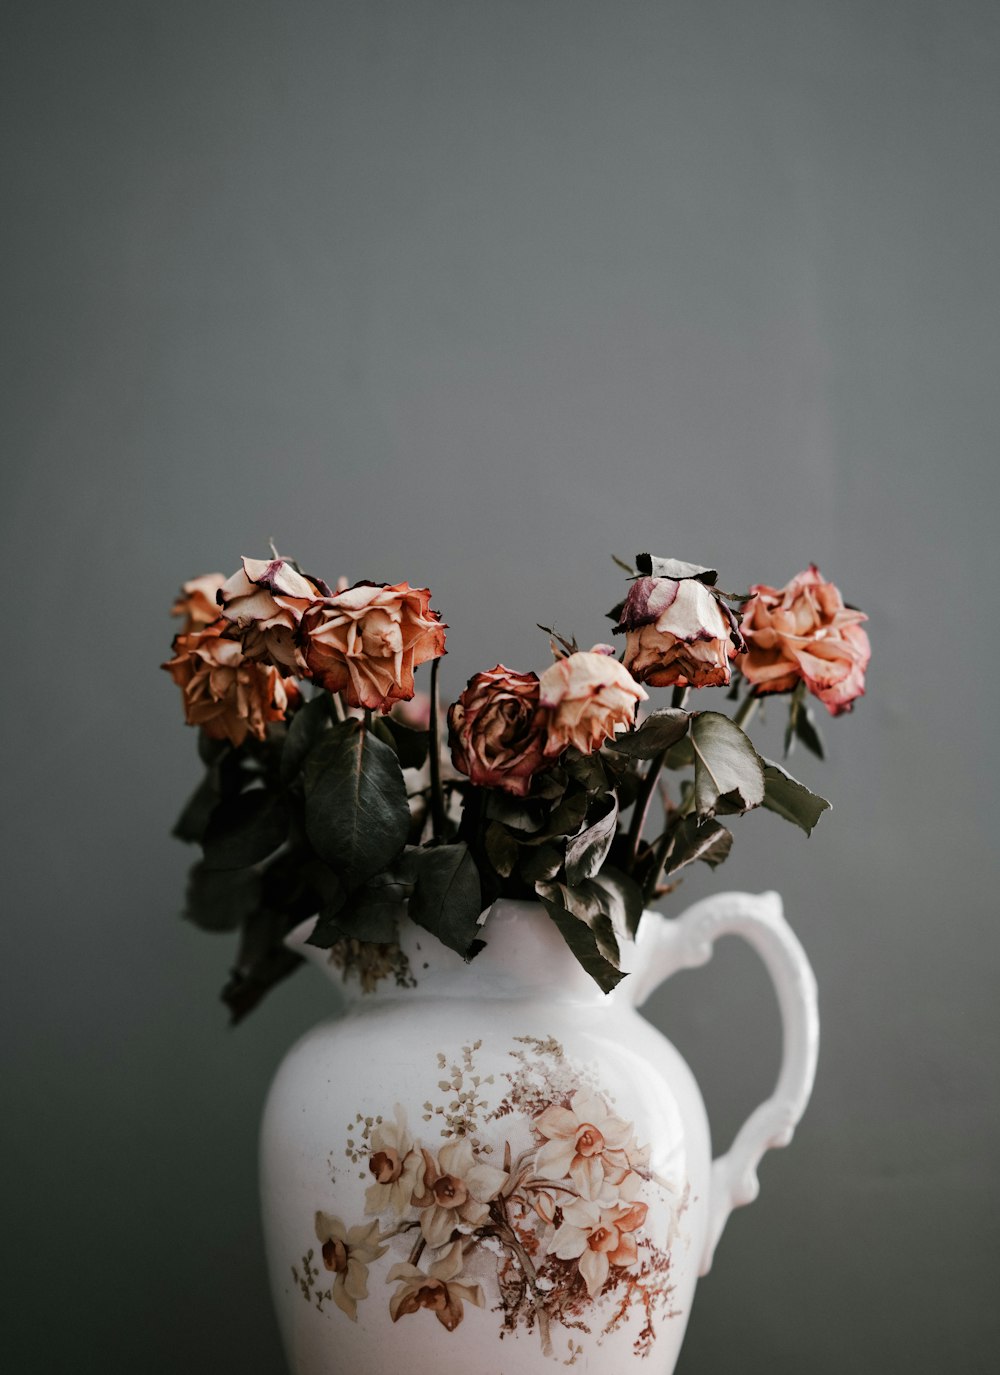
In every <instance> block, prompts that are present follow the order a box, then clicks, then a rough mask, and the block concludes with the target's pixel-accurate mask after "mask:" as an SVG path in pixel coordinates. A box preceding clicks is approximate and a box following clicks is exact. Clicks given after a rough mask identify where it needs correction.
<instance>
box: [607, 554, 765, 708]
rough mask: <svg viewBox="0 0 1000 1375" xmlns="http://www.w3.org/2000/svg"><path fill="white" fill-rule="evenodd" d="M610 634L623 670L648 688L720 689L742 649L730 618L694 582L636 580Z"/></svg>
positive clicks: (657, 579)
mask: <svg viewBox="0 0 1000 1375" xmlns="http://www.w3.org/2000/svg"><path fill="white" fill-rule="evenodd" d="M616 630H617V631H622V630H624V631H625V632H626V636H625V666H626V668H628V669H629V670H630V671H631V672H632V674H633V675H634V676H635V677H636V678H637V679H638V680H639V681H640V682H641V683H649V684H650V685H651V686H652V687H724V686H725V685H726V684H727V683H728V682H729V678H730V668H729V661H730V659H731V658H732V657H733V656H734V655H735V654H736V652H737V650H738V649H741V648H742V647H743V641H742V639H741V638H740V635H739V631H738V629H737V622H736V618H735V616H734V615H733V613H732V612H730V611H729V609H728V607H724V606H723V605H722V603H721V602H720V601H719V599H718V598H717V597H716V596H715V595H714V594H713V593H712V592H711V591H710V590H709V588H707V587H706V586H705V584H704V583H703V582H700V581H699V580H698V579H697V578H679V579H674V578H637V579H636V580H635V582H634V583H633V584H632V587H631V589H630V591H629V594H628V597H627V598H626V599H625V605H624V607H623V608H622V615H621V621H620V623H619V624H618V626H617V627H616Z"/></svg>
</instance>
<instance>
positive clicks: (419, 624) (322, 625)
mask: <svg viewBox="0 0 1000 1375" xmlns="http://www.w3.org/2000/svg"><path fill="white" fill-rule="evenodd" d="M430 600H431V594H430V592H429V591H428V590H427V588H426V587H411V586H410V585H409V583H405V582H401V583H398V584H396V585H395V586H392V587H390V586H386V585H385V584H383V583H370V582H359V583H356V584H355V585H354V586H353V587H349V588H347V589H346V591H343V592H338V593H337V594H336V595H335V596H332V597H325V598H324V599H323V600H322V601H321V602H317V603H315V604H314V605H313V606H311V607H310V609H309V610H308V611H307V612H306V614H305V615H304V616H303V618H302V637H303V641H304V653H305V658H306V663H307V665H308V669H309V674H310V676H311V677H312V678H314V679H315V680H316V681H317V682H319V683H321V684H322V686H323V687H325V688H326V689H327V691H328V692H342V693H343V694H344V696H345V698H346V699H347V702H348V704H349V705H350V706H352V707H368V708H370V709H371V710H375V709H378V710H379V711H382V712H388V711H390V710H391V708H392V705H393V703H394V702H406V701H409V699H410V698H411V697H412V696H413V695H414V688H413V670H414V669H415V668H416V667H417V665H418V664H422V663H426V661H427V660H428V659H437V658H439V657H440V656H441V655H442V654H443V653H444V652H445V651H444V639H445V636H444V632H445V626H444V625H442V623H441V619H440V617H439V616H438V613H437V612H436V611H431V610H429V607H430Z"/></svg>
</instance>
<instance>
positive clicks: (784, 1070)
mask: <svg viewBox="0 0 1000 1375" xmlns="http://www.w3.org/2000/svg"><path fill="white" fill-rule="evenodd" d="M649 916H659V914H657V913H646V914H645V915H644V917H643V921H642V925H641V926H640V928H639V940H638V942H637V944H638V946H639V954H640V955H643V954H644V959H641V960H640V969H639V971H637V973H636V974H634V975H633V979H635V980H636V985H637V986H635V987H634V988H633V990H632V992H633V994H634V1000H635V1004H636V1006H638V1005H639V1004H640V1003H642V1002H643V1001H645V999H646V998H647V997H648V996H649V994H650V993H652V991H653V989H654V988H656V987H657V986H658V985H659V984H661V983H662V982H663V980H664V979H667V978H669V977H670V975H671V974H673V973H675V972H676V971H677V970H679V969H687V968H692V967H694V966H696V965H701V964H705V962H706V961H707V960H708V959H709V958H710V957H711V955H712V951H713V947H714V945H715V942H716V941H717V940H718V939H719V937H720V936H728V935H734V936H742V937H743V938H744V939H745V940H747V941H749V942H750V944H751V945H752V946H753V948H754V949H755V950H756V951H757V953H758V955H760V957H761V959H762V960H763V961H764V964H765V966H766V968H767V972H768V973H769V974H770V976H771V981H772V982H773V984H774V990H775V993H776V994H777V997H778V1006H779V1008H780V1009H781V1030H782V1051H781V1070H780V1072H779V1074H778V1082H777V1084H776V1085H775V1089H774V1092H773V1093H772V1094H771V1096H770V1098H768V1099H767V1100H766V1101H765V1102H763V1103H762V1104H761V1105H760V1107H759V1108H756V1109H755V1110H754V1111H753V1112H752V1113H751V1114H750V1116H749V1117H748V1118H747V1120H746V1121H745V1122H744V1124H743V1126H742V1127H741V1128H740V1130H739V1131H738V1132H737V1134H736V1138H735V1140H734V1141H733V1144H732V1145H731V1146H730V1148H729V1150H728V1151H726V1153H725V1155H720V1156H718V1157H717V1159H715V1160H714V1161H713V1162H712V1179H711V1187H710V1191H709V1200H708V1231H707V1234H706V1240H705V1249H704V1252H703V1253H702V1257H701V1268H700V1270H699V1273H700V1274H702V1275H704V1274H706V1273H707V1272H708V1270H709V1268H710V1267H711V1264H712V1257H713V1255H714V1254H715V1248H716V1245H717V1244H718V1241H719V1237H720V1236H721V1235H722V1229H723V1228H724V1227H725V1225H726V1221H727V1219H728V1218H729V1215H730V1213H731V1212H732V1211H733V1209H734V1208H739V1207H742V1206H743V1205H744V1204H746V1203H752V1202H753V1200H754V1199H755V1198H756V1197H757V1194H758V1192H759V1190H760V1185H759V1182H758V1180H757V1166H758V1164H759V1163H760V1159H761V1157H762V1156H763V1154H764V1152H765V1151H766V1150H770V1149H771V1148H773V1147H775V1146H787V1145H788V1143H789V1141H791V1139H792V1135H793V1133H794V1130H795V1127H796V1125H797V1124H798V1122H799V1119H800V1118H801V1116H802V1114H803V1113H804V1112H805V1109H806V1104H807V1103H808V1102H809V1095H810V1094H811V1092H812V1086H813V1079H814V1077H815V1074H816V1054H817V1050H818V1048H819V1014H818V1011H817V1006H816V979H815V976H814V975H813V972H812V967H811V966H810V964H809V961H808V959H807V958H806V953H805V951H804V950H803V949H802V946H801V945H800V944H799V940H798V938H797V936H796V935H795V934H794V932H793V931H792V929H791V927H790V926H789V925H788V923H787V922H786V921H785V918H784V915H783V911H782V905H781V898H780V896H779V895H778V894H777V893H760V894H759V895H754V894H752V893H718V894H716V895H715V896H713V897H708V898H704V899H703V900H702V901H701V902H696V903H695V904H694V906H693V907H689V908H688V910H687V911H686V912H684V913H683V914H682V915H681V916H680V917H677V918H675V919H668V918H666V917H662V916H660V917H659V920H658V921H656V922H647V918H648V917H649ZM644 928H645V929H644ZM643 946H645V947H646V949H645V951H644V952H643V950H642V947H643ZM626 982H627V983H631V982H632V980H627V981H626Z"/></svg>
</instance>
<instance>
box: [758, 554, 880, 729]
mask: <svg viewBox="0 0 1000 1375" xmlns="http://www.w3.org/2000/svg"><path fill="white" fill-rule="evenodd" d="M750 590H751V592H754V593H755V594H756V596H755V597H754V600H753V601H752V602H750V603H749V605H748V607H747V610H746V612H745V613H744V617H743V631H744V634H745V635H746V640H747V651H746V653H745V654H743V655H742V656H741V657H740V660H739V667H740V671H741V672H742V674H743V676H744V677H745V678H746V679H747V681H748V682H750V683H752V684H753V685H754V687H755V688H756V689H757V692H758V693H769V692H790V691H791V690H792V689H793V688H794V687H795V686H796V685H797V684H798V683H799V682H804V683H805V685H806V687H807V688H808V689H809V691H810V692H811V693H812V694H813V695H814V696H815V697H818V698H819V700H820V701H821V702H822V703H823V705H824V706H825V707H826V708H827V709H828V711H829V712H830V713H831V715H833V716H839V715H841V713H842V712H845V711H850V709H851V704H852V702H854V700H855V698H857V697H861V696H862V695H863V694H864V690H865V669H866V668H867V667H868V660H869V659H870V658H871V645H870V644H869V642H868V636H867V634H866V632H865V631H864V630H862V628H861V622H862V621H866V620H867V619H868V617H867V616H866V615H865V614H864V613H863V612H862V611H856V610H855V609H854V608H853V607H849V606H845V605H844V599H843V597H842V596H841V595H840V590H839V589H838V588H837V587H835V586H834V584H833V583H832V582H824V581H823V578H822V576H821V575H820V571H819V569H818V568H817V567H816V565H815V564H810V565H809V567H808V568H807V569H805V571H804V572H802V573H797V574H796V576H795V577H794V578H793V579H792V580H791V582H790V583H788V585H787V586H786V587H782V588H775V587H766V586H764V585H763V584H758V585H757V586H755V587H752V588H751V589H750Z"/></svg>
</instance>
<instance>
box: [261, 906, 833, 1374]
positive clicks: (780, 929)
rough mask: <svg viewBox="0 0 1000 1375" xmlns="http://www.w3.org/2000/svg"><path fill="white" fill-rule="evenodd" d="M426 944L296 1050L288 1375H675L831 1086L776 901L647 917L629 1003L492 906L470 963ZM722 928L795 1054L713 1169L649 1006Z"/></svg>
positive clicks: (270, 1234)
mask: <svg viewBox="0 0 1000 1375" xmlns="http://www.w3.org/2000/svg"><path fill="white" fill-rule="evenodd" d="M406 929H407V934H406V936H405V937H404V940H403V951H402V953H403V957H404V959H403V962H401V963H400V964H398V965H397V967H396V968H395V970H394V972H393V973H392V974H390V976H389V977H388V978H386V979H383V980H382V981H381V982H380V983H379V985H378V986H377V988H376V989H375V991H374V992H371V993H369V994H365V995H360V996H358V997H356V998H355V1000H354V1001H353V1003H352V1004H351V1006H350V1007H349V1008H348V1011H347V1013H346V1015H345V1016H344V1017H343V1018H341V1019H340V1020H339V1021H337V1022H328V1023H324V1024H322V1025H321V1026H319V1027H317V1028H316V1029H315V1030H314V1031H312V1032H311V1033H310V1034H309V1035H307V1036H306V1037H305V1038H304V1039H303V1040H302V1041H300V1042H299V1044H298V1045H297V1046H296V1047H295V1048H294V1049H293V1050H292V1051H291V1053H290V1054H289V1055H288V1057H287V1058H286V1060H285V1062H284V1063H283V1065H282V1067H281V1069H280V1070H279V1072H278V1075H277V1077H276V1079H275V1082H274V1085H273V1087H272V1090H271V1094H270V1096H269V1099H268V1103H267V1107H266V1110H265V1116H264V1124H263V1130H262V1143H261V1170H262V1195H263V1211H264V1225H265V1235H266V1238H267V1246H268V1257H269V1265H270V1273H271V1285H272V1292H273V1294H274V1298H275V1303H276V1307H277V1311H278V1316H279V1322H280V1324H281V1329H282V1333H283V1337H284V1342H285V1347H286V1351H287V1354H288V1359H289V1364H290V1368H291V1370H292V1372H293V1373H294V1375H385V1372H395V1371H400V1372H402V1371H406V1372H409V1373H410V1375H444V1373H446V1372H452V1371H455V1372H458V1371H462V1372H465V1371H468V1370H470V1369H472V1370H475V1371H477V1372H483V1375H513V1372H515V1371H516V1372H518V1373H519V1375H520V1373H521V1372H524V1373H525V1375H533V1373H534V1372H543V1371H547V1372H552V1371H554V1370H555V1369H557V1368H558V1367H559V1366H569V1367H574V1368H576V1369H578V1370H581V1371H589V1372H600V1373H601V1375H621V1373H622V1372H624V1371H628V1370H631V1369H634V1370H636V1371H637V1372H640V1371H642V1372H650V1373H651V1375H669V1372H670V1371H672V1370H673V1368H674V1364H675V1362H676V1359H677V1355H678V1352H679V1349H680V1344H681V1340H682V1337H683V1334H684V1328H685V1325H686V1322H687V1316H688V1312H689V1310H690V1305H691V1299H692V1293H693V1289H694V1285H695V1281H696V1279H697V1276H698V1274H699V1273H700V1272H704V1270H705V1269H706V1268H707V1266H708V1264H709V1262H710V1259H711V1252H712V1249H713V1247H714V1244H715V1241H716V1240H717V1238H718V1234H719V1232H720V1231H721V1229H722V1226H723V1225H724V1222H725V1218H726V1216H728V1213H729V1212H730V1210H731V1208H732V1207H733V1206H735V1205H736V1204H737V1203H740V1202H747V1201H749V1199H750V1198H751V1197H753V1196H754V1194H755V1192H756V1175H755V1166H756V1163H757V1160H758V1159H759V1157H760V1155H761V1154H762V1152H763V1150H764V1149H766V1147H767V1146H768V1145H778V1144H785V1143H786V1142H787V1140H788V1139H790V1136H791V1131H792V1128H793V1126H794V1123H795V1121H797V1120H798V1117H799V1116H800V1115H801V1112H802V1110H803V1108H804V1106H805V1102H806V1099H807V1097H808V1093H809V1089H810V1087H811V1082H812V1074H813V1069H814V1065H815V1052H816V1039H817V1033H816V1015H815V989H814V985H813V982H812V978H811V974H810V972H809V968H808V964H807V963H806V961H805V957H804V955H803V954H802V952H801V948H800V947H799V946H798V943H797V941H796V940H795V938H794V936H792V934H791V932H790V930H789V928H788V927H787V926H786V925H785V923H784V920H783V918H782V917H781V912H780V902H779V901H778V899H777V898H776V896H775V895H773V894H766V895H764V896H763V897H760V898H751V897H749V896H747V895H742V894H726V895H722V896H721V897H719V898H716V899H712V900H709V901H708V902H706V903H700V904H698V905H697V906H696V907H694V908H692V909H690V911H689V912H688V913H686V914H685V915H684V917H682V918H679V919H677V920H675V921H669V922H668V921H666V920H665V919H664V918H662V917H659V916H658V915H656V914H654V913H647V914H646V915H645V916H644V917H643V923H642V927H641V928H640V933H639V940H638V942H637V943H636V946H635V947H634V949H633V950H632V952H631V955H632V964H633V973H632V975H631V977H630V978H628V979H626V980H625V981H624V982H623V983H622V984H621V985H620V986H619V988H618V989H616V990H615V993H614V994H612V995H611V996H610V997H605V996H604V995H602V994H601V993H600V991H599V990H598V989H597V988H596V986H595V985H594V984H593V983H592V982H591V980H590V979H589V977H588V976H587V975H586V974H585V973H584V972H583V970H581V969H580V968H579V966H578V965H577V964H576V962H575V961H574V960H573V958H572V956H571V955H570V954H569V951H568V950H567V949H566V947H565V946H564V944H563V942H562V938H561V937H560V936H559V933H558V931H556V929H555V927H554V926H553V925H552V924H551V923H550V922H549V921H548V920H547V918H546V917H545V914H544V912H543V911H542V909H541V908H540V907H537V906H536V905H534V904H528V903H512V902H500V903H498V904H496V905H495V907H494V908H493V909H492V910H491V912H490V915H489V917H488V920H487V923H486V927H485V929H484V936H485V937H487V939H488V944H487V947H486V949H485V950H484V951H483V952H482V953H481V954H480V955H479V956H478V957H477V958H476V960H475V961H474V962H473V963H472V964H471V965H468V966H466V965H465V964H464V963H463V962H462V961H461V960H460V959H459V958H458V957H457V956H455V955H453V954H451V952H449V951H447V950H445V949H443V948H442V947H440V946H438V945H437V943H436V942H434V941H433V940H432V939H431V938H429V937H427V936H426V934H425V933H422V932H420V931H419V929H418V928H416V927H414V926H412V924H406ZM727 931H737V932H739V933H740V934H743V935H745V936H747V938H748V939H750V940H751V941H752V942H753V943H754V944H755V945H756V946H757V948H758V949H759V950H760V952H761V954H762V956H763V957H764V959H765V962H766V963H767V965H768V968H769V970H770V971H771V973H772V976H773V977H774V978H775V984H776V989H777V992H778V996H779V1002H780V1004H781V1008H782V1016H783V1025H784V1030H785V1050H784V1055H783V1065H782V1073H781V1076H780V1078H779V1082H778V1087H777V1089H776V1091H775V1094H774V1095H773V1097H772V1098H771V1099H770V1100H769V1101H768V1103H767V1104H765V1105H764V1106H763V1107H762V1108H761V1109H758V1110H757V1112H756V1113H755V1114H754V1115H753V1116H752V1117H751V1119H750V1121H749V1122H748V1123H747V1124H746V1126H745V1127H744V1128H743V1130H742V1131H741V1133H740V1135H739V1136H738V1138H737V1141H736V1143H735V1144H734V1146H733V1149H732V1150H731V1151H730V1152H729V1153H728V1155H726V1156H723V1157H722V1158H721V1159H720V1160H717V1161H716V1162H714V1164H713V1162H712V1160H711V1150H710V1143H709V1133H708V1125H707V1121H706V1117H705V1111H704V1107H703V1105H702V1101H701V1097H700V1094H699V1092H698V1089H697V1086H696V1084H695V1083H694V1080H693V1078H692V1076H691V1074H690V1071H689V1070H688V1069H687V1066H686V1065H685V1064H684V1062H683V1060H682V1059H681V1057H680V1056H679V1055H678V1053H677V1052H676V1051H675V1050H674V1048H673V1047H672V1046H671V1045H670V1044H669V1042H668V1041H666V1039H665V1038H664V1037H663V1036H661V1035H660V1034H659V1033H658V1032H657V1031H655V1030H654V1029H653V1028H652V1027H651V1026H650V1025H649V1024H648V1023H647V1022H645V1021H644V1020H643V1019H642V1018H641V1017H640V1016H639V1015H638V1013H637V1012H636V1010H635V1004H636V1003H637V1002H639V1001H642V1000H643V999H644V998H645V997H646V996H648V994H649V992H651V991H652V989H653V988H654V987H655V986H656V985H657V984H658V983H659V982H662V980H663V979H664V978H666V977H667V976H668V975H669V974H670V973H672V972H673V971H674V970H675V969H677V968H680V967H682V966H684V965H688V964H696V963H700V962H701V961H703V960H704V959H705V958H707V957H708V955H709V954H710V952H711V947H712V942H713V940H714V939H715V938H716V937H717V936H718V935H720V934H723V933H724V932H727ZM305 950H306V953H308V954H309V955H310V958H312V959H314V960H315V961H316V962H317V963H322V964H323V965H324V967H326V968H327V969H328V970H329V965H328V962H327V958H326V955H325V953H324V952H321V951H312V950H311V949H310V948H308V947H305ZM330 972H333V973H335V974H336V976H337V977H338V978H339V977H340V974H339V971H330ZM397 979H398V982H397ZM352 986H353V988H354V989H355V991H356V990H357V984H354V985H352V984H351V983H350V982H348V983H347V984H346V985H345V989H346V990H347V991H350V990H351V988H352ZM734 1031H735V1029H734Z"/></svg>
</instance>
